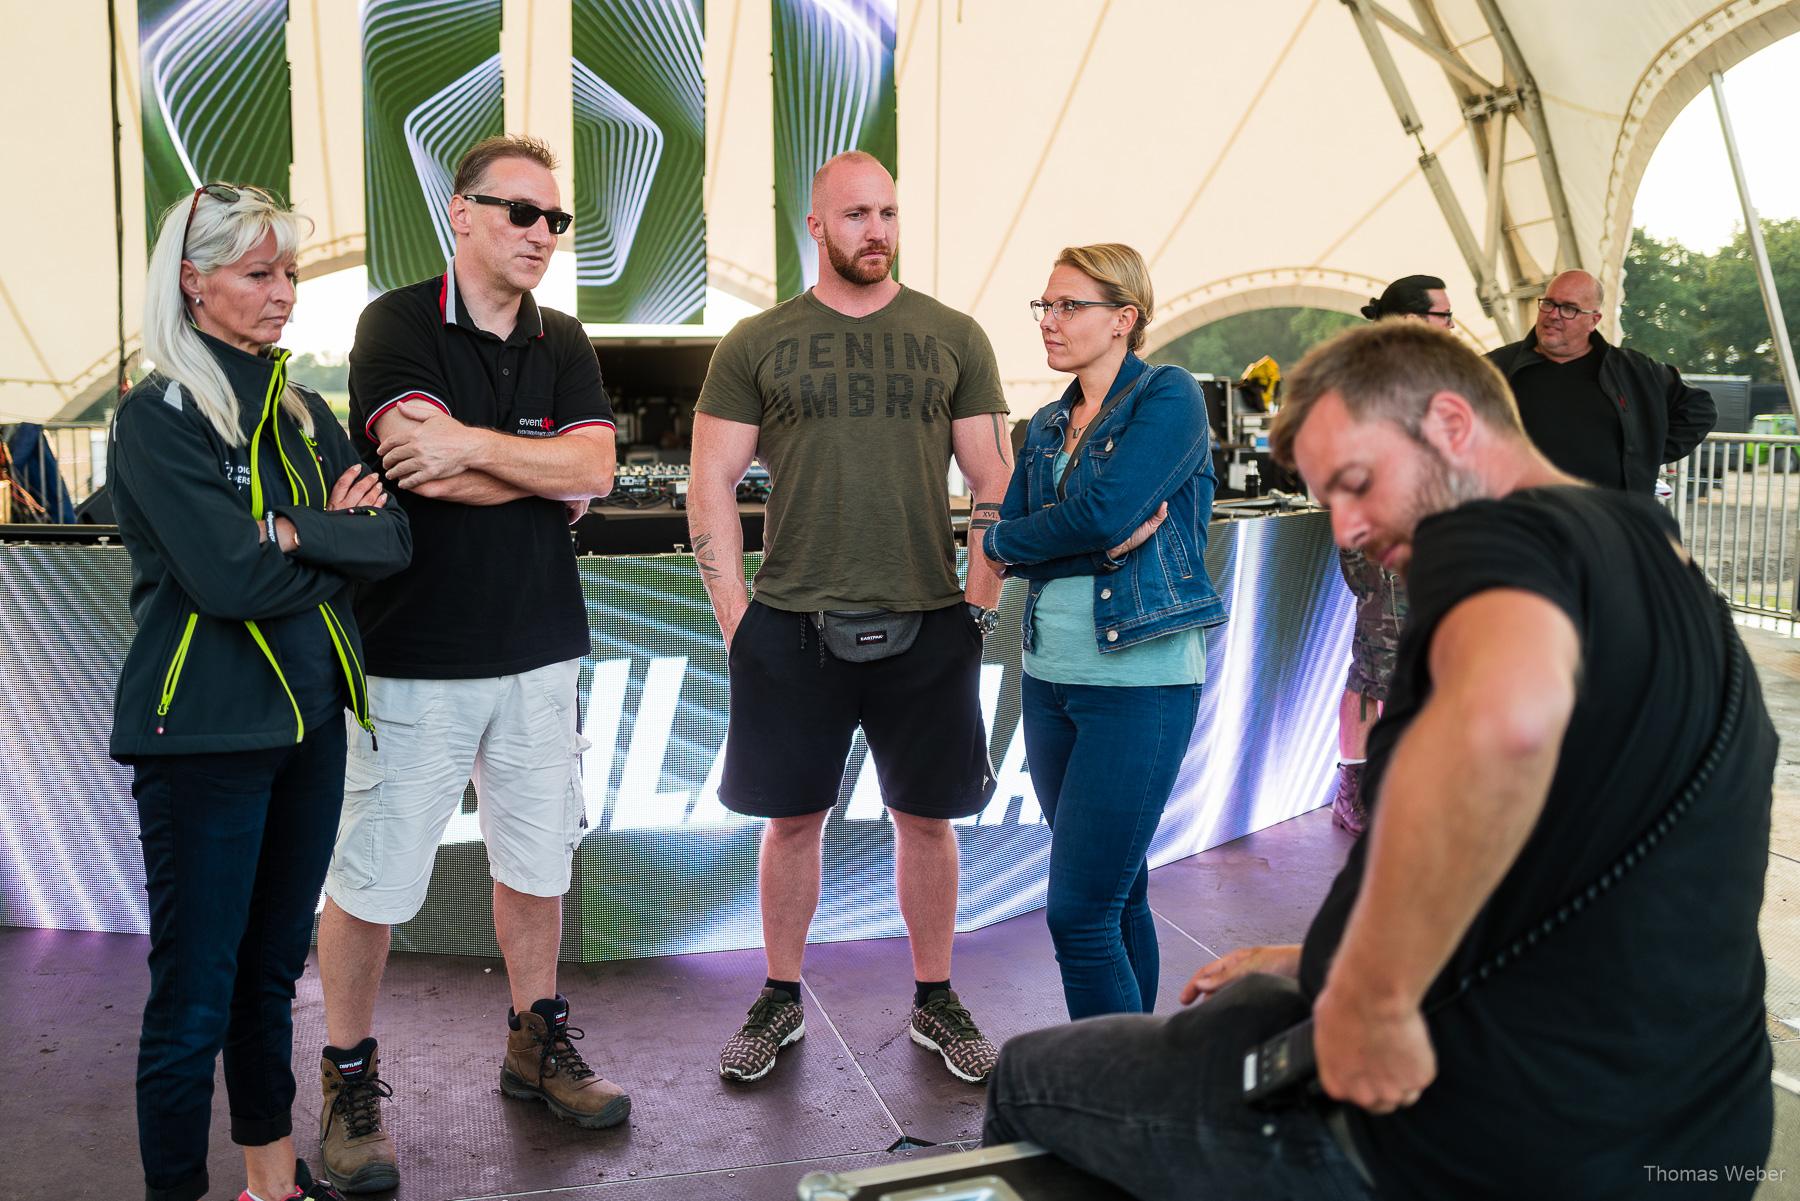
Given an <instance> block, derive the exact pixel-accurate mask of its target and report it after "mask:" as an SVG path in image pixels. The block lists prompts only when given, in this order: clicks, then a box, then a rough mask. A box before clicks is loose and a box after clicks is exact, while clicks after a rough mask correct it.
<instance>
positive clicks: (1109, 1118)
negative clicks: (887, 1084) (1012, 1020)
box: [981, 976, 1374, 1201]
mask: <svg viewBox="0 0 1800 1201" xmlns="http://www.w3.org/2000/svg"><path fill="white" fill-rule="evenodd" d="M1309 1008H1310V1007H1309V1006H1308V1005H1307V1003H1306V1001H1305V999H1304V998H1303V997H1301V995H1300V991H1299V988H1298V987H1297V986H1296V985H1295V983H1294V982H1293V981H1292V980H1285V979H1277V978H1276V977H1274V976H1246V977H1245V978H1244V979H1242V980H1240V981H1238V982H1237V983H1236V984H1233V985H1231V986H1230V987H1228V988H1226V989H1224V990H1222V991H1221V992H1219V993H1218V994H1216V995H1215V996H1213V997H1212V998H1211V999H1210V1000H1206V1001H1201V1002H1199V1003H1198V1004H1195V1005H1193V1006H1190V1007H1189V1008H1187V1009H1184V1010H1182V1011H1181V1012H1180V1013H1178V1014H1175V1015H1174V1016H1173V1017H1167V1018H1158V1017H1148V1016H1145V1015H1142V1014H1138V1015H1116V1016H1113V1017H1102V1018H1090V1019H1088V1020H1087V1021H1085V1022H1072V1023H1070V1024H1069V1025H1066V1026H1054V1027H1051V1028H1050V1029H1048V1030H1039V1031H1036V1032H1034V1033H1031V1034H1025V1035H1021V1036H1019V1037H1018V1038H1015V1039H1013V1040H1012V1041H1010V1042H1008V1043H1007V1044H1006V1047H1005V1049H1004V1050H1002V1051H1001V1053H1000V1063H999V1066H997V1067H996V1068H995V1069H994V1072H993V1074H992V1075H991V1076H989V1077H988V1110H987V1123H986V1125H985V1126H984V1128H983V1129H982V1132H981V1139H982V1142H984V1143H986V1144H987V1145H989V1146H993V1145H994V1144H996V1143H1010V1142H1017V1141H1019V1140H1020V1139H1029V1140H1030V1141H1032V1142H1034V1143H1037V1144H1038V1145H1039V1146H1042V1147H1045V1148H1047V1149H1048V1150H1050V1151H1051V1152H1053V1153H1054V1154H1055V1155H1057V1156H1058V1157H1060V1158H1062V1159H1064V1160H1067V1161H1068V1162H1070V1163H1072V1164H1074V1165H1075V1166H1076V1167H1079V1168H1081V1169H1083V1170H1084V1171H1086V1172H1089V1173H1091V1174H1092V1175H1095V1176H1098V1177H1100V1178H1101V1179H1102V1180H1109V1181H1111V1182H1112V1183H1114V1184H1116V1185H1118V1186H1119V1187H1120V1188H1122V1189H1124V1190H1125V1191H1126V1192H1128V1193H1130V1194H1131V1195H1132V1196H1133V1197H1139V1198H1142V1199H1143V1201H1168V1199H1170V1198H1176V1197H1194V1198H1205V1199H1206V1201H1369V1198H1372V1197H1373V1196H1374V1194H1373V1193H1372V1192H1371V1191H1370V1189H1369V1187H1368V1185H1366V1184H1364V1183H1363V1179H1362V1176H1361V1175H1360V1174H1359V1173H1358V1171H1357V1169H1356V1168H1355V1167H1354V1166H1353V1165H1352V1164H1351V1162H1350V1160H1349V1158H1348V1157H1347V1156H1346V1155H1345V1154H1344V1152H1343V1150H1342V1149H1341V1148H1340V1146H1339V1144H1338V1142H1337V1140H1336V1139H1335V1138H1334V1137H1333V1135H1332V1133H1331V1130H1330V1127H1329V1126H1328V1125H1327V1123H1326V1118H1325V1116H1324V1114H1323V1113H1322V1112H1321V1111H1320V1110H1319V1109H1317V1108H1315V1107H1313V1106H1306V1105H1303V1106H1296V1107H1293V1108H1288V1109H1280V1110H1272V1111H1263V1110H1256V1109H1252V1108H1250V1107H1249V1106H1248V1105H1246V1104H1245V1103H1244V1101H1243V1095H1242V1094H1243V1062H1244V1053H1245V1052H1246V1051H1247V1050H1248V1049H1249V1048H1251V1047H1253V1046H1256V1045H1257V1044H1259V1043H1260V1042H1261V1041H1262V1040H1264V1039H1267V1038H1272V1037H1274V1036H1275V1035H1276V1034H1279V1033H1280V1032H1281V1031H1283V1030H1286V1029H1287V1028H1289V1027H1290V1026H1292V1025H1294V1024H1295V1023H1297V1022H1299V1021H1301V1020H1302V1019H1304V1018H1305V1017H1306V1016H1307V1013H1308V1012H1309Z"/></svg>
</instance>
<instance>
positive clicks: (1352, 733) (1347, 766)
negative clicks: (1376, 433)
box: [1331, 275, 1456, 835]
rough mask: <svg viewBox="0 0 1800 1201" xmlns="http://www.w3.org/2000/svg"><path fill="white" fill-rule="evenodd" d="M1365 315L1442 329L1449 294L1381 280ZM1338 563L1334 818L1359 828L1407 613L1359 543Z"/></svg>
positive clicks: (1407, 280)
mask: <svg viewBox="0 0 1800 1201" xmlns="http://www.w3.org/2000/svg"><path fill="white" fill-rule="evenodd" d="M1362 315H1363V316H1365V317H1367V318H1368V319H1369V320H1370V321H1380V320H1382V319H1383V318H1385V317H1412V318H1416V319H1418V320H1421V321H1424V322H1426V323H1427V324H1430V325H1436V326H1439V327H1441V328H1443V329H1455V328H1456V318H1455V317H1454V316H1452V315H1451V312H1450V295H1449V293H1448V292H1446V291H1445V290H1444V281H1443V280H1441V279H1439V278H1438V277H1437V276H1435V275H1408V276H1404V277H1402V278H1400V279H1397V280H1395V281H1394V282H1393V283H1391V284H1389V285H1388V286H1387V290H1386V291H1385V292H1383V293H1382V294H1381V297H1380V299H1377V300H1371V301H1369V303H1368V304H1365V305H1364V306H1363V308H1362ZM1338 566H1339V568H1341V569H1342V570H1343V573H1344V583H1346V584H1348V585H1349V586H1350V592H1351V594H1352V595H1353V596H1355V597H1356V630H1355V632H1354V633H1353V634H1352V635H1351V637H1350V674H1349V677H1348V678H1347V679H1346V680H1345V681H1344V695H1343V699H1341V700H1340V701H1339V702H1338V770H1337V791H1336V793H1335V794H1334V795H1333V797H1332V801H1331V820H1332V822H1333V823H1334V824H1336V825H1338V826H1340V827H1342V828H1343V829H1345V830H1348V831H1349V832H1350V833H1351V834H1358V835H1360V834H1361V833H1362V832H1363V827H1364V826H1365V825H1366V824H1367V823H1368V807H1367V806H1365V805H1364V804H1363V799H1362V780H1363V764H1364V761H1365V760H1366V759H1367V757H1368V745H1369V729H1370V727H1372V726H1373V725H1374V724H1375V719H1376V718H1377V717H1380V716H1381V707H1382V705H1383V704H1385V703H1386V702H1387V695H1388V681H1389V680H1390V679H1392V678H1393V675H1394V656H1395V654H1396V653H1398V651H1399V649H1400V626H1401V623H1402V622H1404V621H1405V620H1406V585H1405V583H1403V582H1402V581H1401V579H1400V577H1399V576H1397V575H1395V574H1394V573H1393V572H1391V571H1387V570H1384V569H1383V568H1382V566H1381V565H1380V564H1379V563H1376V562H1374V561H1373V560H1371V559H1370V558H1369V557H1368V556H1367V555H1365V554H1363V553H1362V552H1361V551H1358V550H1340V551H1339V552H1338Z"/></svg>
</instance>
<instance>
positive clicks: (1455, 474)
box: [1412, 438, 1484, 530]
mask: <svg viewBox="0 0 1800 1201" xmlns="http://www.w3.org/2000/svg"><path fill="white" fill-rule="evenodd" d="M1418 441H1419V446H1420V447H1421V448H1422V449H1423V450H1424V452H1425V474H1424V478H1423V479H1421V480H1420V481H1419V491H1418V496H1417V497H1416V498H1415V500H1414V505H1413V514H1412V516H1413V522H1412V525H1413V529H1414V530H1417V529H1418V527H1419V522H1421V521H1423V520H1425V519H1426V518H1427V517H1431V516H1434V515H1436V514H1438V513H1448V512H1449V511H1450V510H1451V509H1455V508H1458V507H1460V506H1462V505H1466V504H1468V503H1469V502H1470V501H1472V500H1479V499H1481V497H1482V496H1483V495H1484V493H1483V492H1482V487H1481V481H1480V480H1479V479H1477V478H1476V477H1475V476H1473V475H1471V474H1469V473H1468V472H1465V471H1459V470H1457V469H1456V468H1454V467H1452V466H1450V464H1449V462H1448V461H1447V460H1445V458H1444V456H1443V455H1442V454H1440V453H1438V449H1437V447H1435V446H1432V445H1431V444H1430V443H1428V442H1426V441H1425V440H1424V439H1422V438H1421V439H1419V440H1418Z"/></svg>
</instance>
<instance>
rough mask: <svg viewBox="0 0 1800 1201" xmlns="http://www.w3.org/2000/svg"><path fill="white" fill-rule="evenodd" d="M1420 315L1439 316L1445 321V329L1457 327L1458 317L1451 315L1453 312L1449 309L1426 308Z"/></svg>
mask: <svg viewBox="0 0 1800 1201" xmlns="http://www.w3.org/2000/svg"><path fill="white" fill-rule="evenodd" d="M1420 316H1422V317H1436V318H1438V319H1439V320H1440V321H1442V322H1443V323H1444V328H1445V329H1455V328H1456V318H1455V317H1454V316H1452V315H1451V312H1450V310H1449V309H1426V310H1425V311H1424V312H1423V313H1421V314H1420Z"/></svg>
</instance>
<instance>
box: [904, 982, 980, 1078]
mask: <svg viewBox="0 0 1800 1201" xmlns="http://www.w3.org/2000/svg"><path fill="white" fill-rule="evenodd" d="M907 1033H909V1034H910V1035H911V1036H912V1040H913V1041H914V1042H916V1043H918V1044H919V1045H920V1046H921V1047H924V1048H925V1049H926V1050H927V1051H936V1052H937V1053H938V1054H939V1055H942V1056H943V1057H944V1066H945V1067H947V1068H949V1069H950V1074H951V1075H952V1076H955V1077H956V1078H957V1079H958V1080H966V1081H968V1082H969V1083H970V1084H980V1083H981V1082H982V1081H984V1080H986V1079H987V1078H988V1073H989V1072H991V1071H993V1070H994V1065H995V1064H996V1063H998V1062H999V1061H1000V1052H998V1051H996V1050H994V1044H993V1043H991V1042H989V1041H988V1040H987V1039H986V1038H984V1037H982V1034H981V1031H979V1030H977V1029H976V1028H975V1019H974V1018H972V1017H970V1016H969V1011H968V1010H967V1009H964V1008H963V1004H962V1002H961V1001H959V1000H957V999H956V994H955V993H954V992H952V991H950V990H949V989H947V988H940V989H937V990H936V991H934V992H933V993H932V994H931V995H930V996H929V997H926V998H925V1003H924V1004H923V1005H920V1006H918V1007H917V1008H915V1009H914V1010H913V1011H912V1026H911V1028H910V1029H909V1030H908V1031H907Z"/></svg>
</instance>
